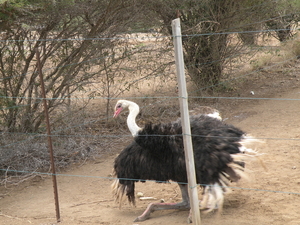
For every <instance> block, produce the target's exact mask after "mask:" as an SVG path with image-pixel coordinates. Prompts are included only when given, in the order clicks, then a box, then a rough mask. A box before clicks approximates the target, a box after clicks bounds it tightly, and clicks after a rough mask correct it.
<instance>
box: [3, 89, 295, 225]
mask: <svg viewBox="0 0 300 225" xmlns="http://www.w3.org/2000/svg"><path fill="white" fill-rule="evenodd" d="M277 97H279V96H277ZM280 97H281V98H286V99H300V90H299V89H293V90H291V91H290V92H289V93H285V94H280ZM244 105H246V106H244V107H243V108H239V109H234V110H232V112H231V113H227V114H225V115H226V117H227V118H228V119H227V121H226V122H228V123H232V124H234V125H236V126H238V127H240V128H242V129H244V130H245V131H247V132H249V133H250V134H251V135H253V136H255V137H259V138H266V140H265V141H266V143H265V144H264V145H263V146H262V147H260V149H259V151H260V152H264V153H266V155H265V156H264V157H263V159H264V163H265V165H266V166H267V168H268V171H265V170H264V169H263V168H262V167H261V166H260V165H259V163H257V162H255V161H253V162H251V163H250V165H248V166H247V168H248V169H249V174H250V175H249V176H250V178H251V182H247V181H242V182H241V183H239V184H238V185H235V186H236V187H240V188H249V189H233V190H232V193H230V194H228V195H227V196H226V199H225V204H224V211H223V215H222V217H221V221H222V224H223V225H229V224H230V225H232V224H243V225H247V224H249V225H250V224H251V225H252V224H273V225H282V224H285V225H296V224H300V216H299V207H298V205H299V202H300V195H299V193H300V155H299V150H300V141H299V138H300V127H299V124H300V117H299V116H298V114H299V109H300V101H290V100H286V101H282V100H279V101H276V100H265V101H260V102H259V103H258V104H255V105H254V106H252V105H251V103H250V104H248V105H247V104H244ZM290 138H295V139H297V140H290ZM114 158H115V155H107V156H106V157H105V158H103V159H100V160H98V161H97V162H90V163H88V164H86V165H83V166H80V167H74V168H72V169H69V171H67V172H65V174H66V176H58V187H59V200H60V208H61V220H62V222H61V223H60V224H62V225H64V224H65V225H66V224H91V225H94V224H106V225H112V224H120V225H122V224H126V225H128V224H134V223H133V222H132V221H133V219H134V218H135V217H137V216H138V215H140V214H141V213H142V212H143V210H144V209H145V207H146V205H147V204H148V203H149V202H142V201H139V202H137V207H136V208H132V207H130V206H129V205H127V204H125V205H123V208H122V209H121V210H119V209H118V206H117V205H116V204H115V203H114V202H113V198H112V195H111V190H110V185H111V183H112V181H111V180H109V179H105V178H104V177H109V176H110V173H111V172H112V165H113V159H114ZM76 175H80V176H76ZM0 190H1V191H2V193H1V194H2V195H0V196H2V199H0V210H1V212H0V224H3V225H4V224H5V225H8V224H12V225H21V224H22V225H26V224H55V221H56V219H55V210H54V200H53V192H52V183H51V179H50V178H46V179H44V180H42V181H37V182H31V183H30V185H29V184H27V185H21V187H18V188H13V189H8V190H7V189H3V188H2V189H0ZM136 191H141V192H143V193H144V194H145V195H146V196H151V197H155V198H157V199H158V200H159V199H164V200H165V201H167V202H172V201H179V200H180V191H179V189H178V188H177V185H176V184H156V183H153V182H147V183H146V184H140V183H139V184H138V185H137V187H136ZM294 193H297V194H294ZM187 216H188V212H187V211H176V210H172V211H161V212H155V213H153V214H152V217H151V219H150V220H148V221H145V222H142V223H138V224H142V225H149V224H158V225H163V224H186V219H187ZM136 224H137V223H136ZM202 224H210V225H216V224H220V221H218V220H217V219H216V218H215V217H214V216H213V215H212V214H208V215H203V214H202Z"/></svg>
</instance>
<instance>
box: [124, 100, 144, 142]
mask: <svg viewBox="0 0 300 225" xmlns="http://www.w3.org/2000/svg"><path fill="white" fill-rule="evenodd" d="M139 111H140V109H139V106H138V105H136V104H133V105H131V106H129V115H128V117H127V126H128V128H129V130H130V132H131V134H132V136H133V137H135V136H137V133H138V132H139V130H140V129H141V128H140V127H139V126H138V125H137V124H136V122H135V118H136V116H137V115H138V114H139Z"/></svg>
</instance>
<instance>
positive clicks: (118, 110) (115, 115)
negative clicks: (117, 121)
mask: <svg viewBox="0 0 300 225" xmlns="http://www.w3.org/2000/svg"><path fill="white" fill-rule="evenodd" d="M122 109H123V108H122V107H120V108H118V109H116V111H115V113H114V118H116V117H117V116H118V115H119V114H120V113H121V111H122Z"/></svg>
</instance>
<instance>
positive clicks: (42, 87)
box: [35, 48, 60, 223]
mask: <svg viewBox="0 0 300 225" xmlns="http://www.w3.org/2000/svg"><path fill="white" fill-rule="evenodd" d="M35 52H36V60H37V68H38V73H39V75H40V80H41V90H42V97H43V102H44V111H45V120H46V125H47V137H48V145H49V153H50V161H51V172H52V183H53V190H54V200H55V211H56V220H57V222H58V223H59V222H60V212H59V201H58V191H57V182H56V173H55V163H54V156H53V145H52V138H51V129H50V122H49V112H48V107H47V101H46V93H45V84H44V79H43V74H42V69H41V61H40V53H39V51H38V49H37V48H36V49H35Z"/></svg>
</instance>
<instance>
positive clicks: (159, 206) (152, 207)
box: [133, 201, 190, 222]
mask: <svg viewBox="0 0 300 225" xmlns="http://www.w3.org/2000/svg"><path fill="white" fill-rule="evenodd" d="M167 209H180V210H185V209H186V210H188V209H190V204H189V202H187V201H183V202H179V203H150V204H149V205H148V207H147V209H146V210H145V211H144V212H143V214H142V215H140V216H138V217H137V218H136V219H135V220H134V221H133V222H141V221H145V220H147V219H149V217H150V214H151V213H152V212H154V211H157V210H167Z"/></svg>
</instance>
